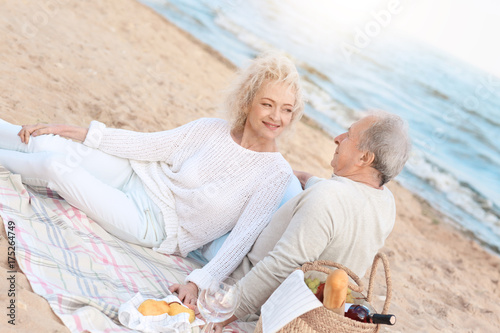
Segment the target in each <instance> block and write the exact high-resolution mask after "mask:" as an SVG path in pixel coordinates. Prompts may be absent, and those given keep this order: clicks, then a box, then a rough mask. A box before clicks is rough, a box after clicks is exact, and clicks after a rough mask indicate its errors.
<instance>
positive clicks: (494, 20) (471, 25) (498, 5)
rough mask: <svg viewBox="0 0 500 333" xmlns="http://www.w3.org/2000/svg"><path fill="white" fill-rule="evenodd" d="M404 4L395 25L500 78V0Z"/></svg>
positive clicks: (429, 0) (423, 0) (420, 0)
mask: <svg viewBox="0 0 500 333" xmlns="http://www.w3.org/2000/svg"><path fill="white" fill-rule="evenodd" d="M402 3H403V4H402V6H403V10H402V11H401V13H400V16H401V17H400V18H398V20H397V21H396V22H395V28H397V29H398V30H400V31H405V32H406V33H408V34H409V35H412V36H414V37H416V38H418V39H420V40H422V41H424V42H426V43H428V44H431V45H433V46H434V47H437V48H439V49H442V50H444V51H446V52H448V53H451V54H452V55H455V56H456V57H457V58H459V59H462V60H464V61H466V62H469V63H471V64H473V65H475V66H477V67H479V68H481V69H483V70H486V71H488V72H490V73H492V74H494V75H496V76H497V77H500V36H499V34H500V1H498V0H434V1H432V0H413V1H404V2H402Z"/></svg>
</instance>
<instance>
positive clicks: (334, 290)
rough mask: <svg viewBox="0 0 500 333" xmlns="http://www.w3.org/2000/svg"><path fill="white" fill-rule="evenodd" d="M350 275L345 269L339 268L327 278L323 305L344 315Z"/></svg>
mask: <svg viewBox="0 0 500 333" xmlns="http://www.w3.org/2000/svg"><path fill="white" fill-rule="evenodd" d="M348 283H349V276H348V275H347V273H346V272H345V271H344V270H343V269H337V270H335V271H333V272H332V273H330V274H329V275H328V277H327V278H326V282H325V290H324V297H323V305H324V306H325V308H327V309H329V310H332V311H334V312H335V313H338V314H339V315H342V316H343V315H344V304H345V298H346V296H347V284H348Z"/></svg>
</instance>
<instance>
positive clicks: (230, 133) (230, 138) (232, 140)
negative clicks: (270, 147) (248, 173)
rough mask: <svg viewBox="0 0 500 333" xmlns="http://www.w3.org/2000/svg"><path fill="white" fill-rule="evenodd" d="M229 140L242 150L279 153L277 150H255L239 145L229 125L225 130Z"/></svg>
mask: <svg viewBox="0 0 500 333" xmlns="http://www.w3.org/2000/svg"><path fill="white" fill-rule="evenodd" d="M226 134H227V136H228V139H229V141H231V142H232V143H233V144H234V145H236V146H238V147H239V148H240V149H243V150H244V151H247V152H251V153H255V154H279V155H281V153H280V152H279V151H256V150H252V149H248V148H245V147H243V146H242V145H240V144H239V143H238V142H236V139H235V138H234V137H233V133H232V131H231V126H228V127H227V132H226Z"/></svg>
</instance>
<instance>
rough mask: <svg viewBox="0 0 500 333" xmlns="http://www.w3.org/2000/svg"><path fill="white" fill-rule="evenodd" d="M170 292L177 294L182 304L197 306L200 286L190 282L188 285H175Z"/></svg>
mask: <svg viewBox="0 0 500 333" xmlns="http://www.w3.org/2000/svg"><path fill="white" fill-rule="evenodd" d="M168 290H170V291H171V292H173V293H174V292H177V294H178V295H179V296H178V297H179V299H180V300H181V302H182V303H184V304H186V305H194V306H195V305H196V300H197V299H198V286H197V285H196V284H194V283H193V282H191V281H189V282H188V283H187V284H178V283H176V284H173V285H171V286H170V287H169V288H168Z"/></svg>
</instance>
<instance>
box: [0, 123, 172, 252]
mask: <svg viewBox="0 0 500 333" xmlns="http://www.w3.org/2000/svg"><path fill="white" fill-rule="evenodd" d="M20 130H21V126H17V125H12V124H10V123H8V122H6V121H3V120H1V119H0V164H2V165H3V166H4V167H6V168H7V169H9V170H10V171H11V172H13V173H17V174H20V175H21V177H22V179H23V182H24V183H26V184H29V185H42V186H46V187H48V188H50V189H52V190H54V191H56V192H57V193H58V194H59V195H60V196H61V197H63V198H64V199H65V200H66V201H67V202H68V203H69V204H71V205H72V206H74V207H76V208H78V209H80V210H81V211H83V212H84V213H85V214H87V215H88V216H89V217H90V218H91V219H93V220H94V221H96V222H97V223H99V224H100V225H101V226H102V227H103V228H104V229H105V230H106V231H108V232H109V233H111V234H113V235H115V236H117V237H118V238H120V239H122V240H125V241H127V242H131V243H135V244H139V245H142V246H148V247H154V246H159V244H160V243H161V242H162V241H163V240H164V239H165V237H166V236H165V231H164V224H163V217H162V215H161V212H160V209H159V208H158V206H156V205H155V204H154V203H153V202H152V200H151V199H150V198H149V196H148V195H147V193H146V192H145V190H144V187H143V184H142V181H141V180H140V179H139V177H138V176H137V174H136V173H135V172H134V170H133V169H132V167H131V166H130V162H129V160H127V159H122V158H119V157H116V156H112V155H109V154H106V153H104V152H102V151H99V150H97V149H92V148H89V147H87V146H85V145H83V144H81V143H77V142H74V141H71V140H68V139H65V138H62V137H59V136H54V135H41V136H38V137H31V138H30V141H29V143H28V144H27V145H26V144H24V143H22V142H21V139H20V137H19V136H18V135H17V133H19V131H20Z"/></svg>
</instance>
